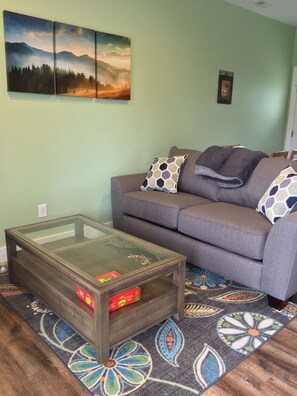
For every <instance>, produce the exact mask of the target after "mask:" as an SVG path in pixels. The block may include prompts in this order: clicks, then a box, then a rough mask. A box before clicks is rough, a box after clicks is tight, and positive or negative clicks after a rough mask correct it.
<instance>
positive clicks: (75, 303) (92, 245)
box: [5, 215, 186, 363]
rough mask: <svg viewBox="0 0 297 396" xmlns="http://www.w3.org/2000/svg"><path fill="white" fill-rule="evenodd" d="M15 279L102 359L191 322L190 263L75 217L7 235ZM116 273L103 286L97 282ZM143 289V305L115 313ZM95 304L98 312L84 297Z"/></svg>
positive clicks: (137, 302) (131, 237)
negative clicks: (170, 324) (171, 321)
mask: <svg viewBox="0 0 297 396" xmlns="http://www.w3.org/2000/svg"><path fill="white" fill-rule="evenodd" d="M5 235H6V245H7V255H8V272H9V278H10V281H11V282H12V283H20V284H22V285H24V286H25V287H26V288H27V289H28V290H29V291H31V292H32V294H34V295H35V296H36V297H38V298H39V299H40V300H41V301H42V302H43V303H44V304H45V305H46V306H47V307H48V308H50V309H51V310H52V311H53V312H55V313H56V314H57V315H58V316H59V317H60V318H61V319H63V320H64V321H65V322H66V323H68V324H69V325H70V327H72V328H73V329H74V330H75V331H76V332H77V333H78V334H80V335H81V336H82V337H83V338H84V339H85V340H86V341H87V342H89V343H91V344H92V345H93V346H94V348H95V351H96V359H97V360H98V362H99V363H104V362H107V361H108V357H109V349H110V348H111V347H112V346H114V345H116V344H118V343H120V342H122V341H124V340H126V339H129V338H131V337H133V336H134V335H136V334H138V333H140V332H142V331H144V330H146V329H148V328H149V327H151V326H153V325H155V324H157V323H159V322H160V321H162V320H164V319H166V318H168V317H169V316H171V315H174V316H175V317H176V318H177V319H179V320H181V319H183V316H184V281H185V264H186V258H185V256H182V255H179V254H177V253H175V252H172V251H170V250H167V249H164V248H161V247H159V246H157V245H154V244H151V243H149V242H145V241H143V240H141V239H138V238H136V237H133V236H131V235H128V234H126V233H124V232H121V231H118V230H115V229H113V228H111V227H107V226H104V225H102V224H99V223H97V222H95V221H93V220H91V219H89V218H87V217H85V216H82V215H74V216H68V217H64V218H59V219H56V220H50V221H44V222H40V223H36V224H31V225H27V226H21V227H16V228H11V229H7V230H5ZM111 271H116V272H118V273H119V274H120V276H118V277H117V278H114V279H111V280H108V281H107V282H104V283H100V282H99V281H98V280H97V279H96V276H98V275H101V274H105V273H109V272H111ZM136 286H138V287H140V288H141V298H140V300H139V301H136V302H133V303H132V304H130V305H126V306H124V307H122V308H120V309H118V310H116V311H113V312H109V299H110V297H111V296H114V295H116V294H118V293H123V291H125V290H127V289H130V288H133V287H136ZM77 287H79V288H81V289H83V290H84V291H85V292H87V293H88V294H89V295H91V296H92V297H93V298H94V309H92V308H91V307H90V306H89V305H87V304H86V303H85V302H84V301H82V300H81V299H80V298H79V297H78V296H77Z"/></svg>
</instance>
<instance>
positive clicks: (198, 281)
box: [186, 266, 231, 290]
mask: <svg viewBox="0 0 297 396" xmlns="http://www.w3.org/2000/svg"><path fill="white" fill-rule="evenodd" d="M230 284H231V280H230V279H228V278H225V277H224V276H220V275H218V274H215V273H213V272H210V271H207V270H206V269H203V268H199V267H195V266H193V267H189V268H187V270H186V286H188V287H195V288H198V289H200V290H218V289H225V288H226V287H227V286H229V285H230Z"/></svg>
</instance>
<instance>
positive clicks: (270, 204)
mask: <svg viewBox="0 0 297 396" xmlns="http://www.w3.org/2000/svg"><path fill="white" fill-rule="evenodd" d="M296 204H297V172H296V171H295V170H294V169H293V168H292V166H291V165H289V166H287V167H286V168H285V169H283V170H282V171H281V173H280V174H279V175H278V176H277V177H276V178H275V179H274V180H273V182H272V183H271V184H270V186H269V187H268V189H267V191H266V192H265V194H264V195H263V197H262V198H261V199H260V201H259V202H258V206H257V208H256V210H257V211H258V212H260V213H262V214H263V215H264V216H266V217H267V219H268V220H269V221H270V222H271V223H272V224H274V223H275V222H276V221H277V220H278V219H279V218H281V217H284V216H286V215H287V214H289V213H291V212H292V211H294V210H295V209H296Z"/></svg>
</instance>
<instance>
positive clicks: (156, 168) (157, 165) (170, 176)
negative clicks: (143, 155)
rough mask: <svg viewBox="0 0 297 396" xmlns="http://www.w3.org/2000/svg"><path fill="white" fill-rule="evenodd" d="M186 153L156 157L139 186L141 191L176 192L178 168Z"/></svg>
mask: <svg viewBox="0 0 297 396" xmlns="http://www.w3.org/2000/svg"><path fill="white" fill-rule="evenodd" d="M187 156H188V155H178V156H175V157H156V158H155V159H154V161H153V163H152V165H151V166H150V169H149V171H148V174H147V176H146V178H145V180H144V182H143V184H142V186H141V187H140V189H141V190H142V191H153V190H158V191H163V192H169V193H177V183H178V179H179V174H180V169H181V166H182V164H183V163H184V162H185V160H186V158H187Z"/></svg>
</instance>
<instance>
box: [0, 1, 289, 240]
mask: <svg viewBox="0 0 297 396" xmlns="http://www.w3.org/2000/svg"><path fill="white" fill-rule="evenodd" d="M0 4H1V11H2V10H9V11H14V12H18V13H22V14H27V15H32V16H36V17H40V18H46V19H50V20H53V21H60V22H65V23H69V24H73V25H78V26H83V27H88V28H91V29H94V30H98V31H103V32H109V33H114V34H119V35H125V36H129V37H131V39H132V100H131V101H129V102H125V101H118V102H117V101H104V100H92V99H83V98H64V97H55V96H52V97H51V96H45V95H33V94H32V95H31V94H20V93H9V92H7V86H6V73H5V56H4V31H3V18H2V17H1V18H0V43H1V46H0V50H1V52H2V56H0V109H1V110H0V111H1V118H0V139H1V140H0V142H1V143H0V183H1V193H0V247H1V246H4V233H3V230H4V229H5V228H8V227H13V226H17V225H21V224H25V223H31V222H37V221H39V219H38V216H37V205H38V204H39V203H47V205H48V214H49V215H48V218H49V219H50V218H55V217H58V216H65V215H70V214H73V213H83V214H85V215H88V216H90V217H92V218H94V219H98V220H100V221H102V222H105V221H110V220H111V206H110V178H111V176H113V175H118V174H126V173H130V172H138V171H146V170H147V169H148V167H149V164H150V161H151V160H152V158H153V157H154V156H155V155H164V154H167V152H168V149H169V147H170V146H171V145H177V146H180V147H192V148H199V149H204V148H206V147H207V146H209V145H212V144H230V143H241V144H244V145H246V146H247V147H248V148H251V149H261V150H264V151H266V152H268V153H269V152H271V151H273V150H275V149H280V148H281V147H282V142H283V133H284V129H285V122H286V120H285V118H286V106H287V97H288V88H289V86H290V81H289V80H290V73H291V65H292V59H293V46H294V39H295V29H294V28H291V27H289V26H287V25H285V24H281V23H278V22H275V21H273V20H271V19H268V18H264V17H261V16H258V15H256V14H253V13H251V12H249V11H246V10H243V9H241V8H239V7H235V6H233V5H230V4H228V3H225V2H224V1H222V0H88V1H87V2H86V1H84V0H63V1H61V0H51V1H48V0H29V1H23V0H1V3H0ZM295 55H296V51H295ZM220 69H223V70H228V71H233V72H234V76H235V77H234V90H233V101H232V105H231V106H228V105H222V104H217V103H216V95H217V83H218V72H219V70H220Z"/></svg>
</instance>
